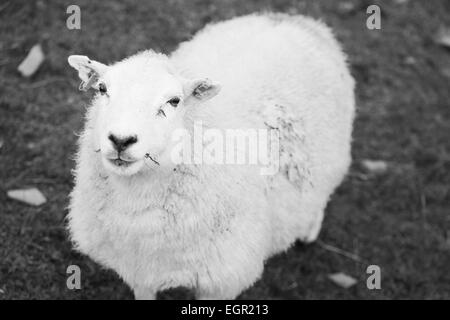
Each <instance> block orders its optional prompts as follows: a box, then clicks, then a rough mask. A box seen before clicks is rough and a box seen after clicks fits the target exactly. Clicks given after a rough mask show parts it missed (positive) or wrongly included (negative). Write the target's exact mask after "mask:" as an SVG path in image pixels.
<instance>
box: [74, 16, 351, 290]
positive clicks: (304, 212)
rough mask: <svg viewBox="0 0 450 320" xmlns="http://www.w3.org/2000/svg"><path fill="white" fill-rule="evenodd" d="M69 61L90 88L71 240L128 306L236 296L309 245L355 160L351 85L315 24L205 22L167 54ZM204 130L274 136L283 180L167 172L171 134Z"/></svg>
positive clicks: (298, 20) (212, 170)
mask: <svg viewBox="0 0 450 320" xmlns="http://www.w3.org/2000/svg"><path fill="white" fill-rule="evenodd" d="M69 64H70V65H71V66H72V67H74V68H75V69H77V70H78V72H79V76H80V78H81V79H82V80H83V82H82V89H88V88H89V87H93V88H95V89H97V90H98V93H97V94H96V95H95V98H94V100H93V103H92V106H91V107H90V108H89V109H88V112H87V118H86V125H85V128H84V131H83V133H82V135H81V137H80V146H79V153H78V157H77V166H76V170H75V182H76V183H75V187H74V190H73V192H72V194H71V204H70V212H69V215H68V218H69V219H68V221H69V223H68V227H69V230H70V233H71V238H72V240H73V242H74V244H75V246H76V248H77V249H78V250H79V251H81V252H82V253H85V254H87V255H88V256H90V257H91V258H92V259H94V260H95V261H97V262H98V263H100V264H101V265H103V266H106V267H108V268H112V269H114V270H115V271H116V272H117V273H118V274H119V275H120V276H121V277H122V278H123V279H124V281H125V282H126V283H127V284H128V285H130V286H131V288H133V290H134V293H135V296H136V298H144V299H153V298H155V294H156V293H157V292H158V291H160V290H165V289H168V288H173V287H179V286H183V287H188V288H192V289H193V290H195V294H196V298H198V299H230V298H235V297H236V296H237V295H238V294H239V293H241V292H242V291H243V290H244V289H246V288H248V287H249V286H251V285H252V284H253V283H254V282H255V281H256V280H257V279H258V278H259V277H260V276H261V273H262V271H263V265H264V262H265V260H266V259H268V258H269V257H270V256H272V255H273V254H275V253H277V252H280V251H283V250H286V249H287V248H289V246H291V245H292V244H293V243H294V242H295V241H296V240H297V239H299V240H301V241H305V242H311V241H314V240H315V239H316V238H317V236H318V233H319V230H320V228H321V224H322V219H323V216H324V210H325V207H326V205H327V201H328V199H329V198H330V195H331V194H332V193H333V191H334V189H335V188H336V187H337V186H338V185H339V184H340V183H341V181H342V180H343V178H344V176H345V174H346V172H347V170H348V167H349V164H350V162H351V156H350V149H351V131H352V123H353V118H354V92H353V91H354V81H353V79H352V77H351V75H350V73H349V70H348V67H347V65H346V57H345V55H344V54H343V52H342V50H341V48H340V46H339V44H338V43H337V41H336V40H335V39H334V37H333V35H332V33H331V31H330V30H329V29H328V28H327V27H326V26H325V25H324V24H322V23H320V22H317V21H315V20H313V19H310V18H307V17H304V16H288V15H273V14H267V15H250V16H245V17H239V18H235V19H232V20H229V21H225V22H221V23H217V24H212V25H209V26H207V27H206V28H205V29H204V30H202V31H200V32H199V33H198V34H197V35H196V36H195V37H194V38H193V39H192V40H190V41H188V42H185V43H182V44H181V45H180V47H179V48H178V49H177V50H176V51H175V52H173V53H172V54H171V55H170V56H166V55H163V54H156V53H154V52H152V51H145V52H141V53H139V54H136V55H134V56H132V57H130V58H127V59H125V60H123V61H120V62H117V63H115V64H113V65H110V66H107V65H104V64H102V63H99V62H96V61H94V60H90V59H89V58H88V57H85V56H70V57H69ZM209 79H211V80H209ZM200 120H201V121H202V123H203V125H204V126H205V127H208V128H218V129H220V130H224V129H227V128H257V129H273V130H276V131H277V132H279V146H280V149H279V171H278V172H277V173H276V174H275V175H262V174H261V172H260V170H258V168H259V167H258V166H255V165H250V164H247V165H230V164H202V165H199V164H197V163H193V164H186V163H174V161H173V153H171V150H172V149H173V148H174V146H175V142H174V141H175V140H174V139H173V137H172V136H173V133H174V132H175V131H176V130H177V129H179V128H184V129H185V130H187V132H192V130H193V126H194V123H195V122H196V121H200Z"/></svg>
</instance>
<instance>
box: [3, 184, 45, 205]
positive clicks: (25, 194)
mask: <svg viewBox="0 0 450 320" xmlns="http://www.w3.org/2000/svg"><path fill="white" fill-rule="evenodd" d="M7 194H8V197H10V198H11V199H14V200H17V201H21V202H24V203H26V204H29V205H32V206H40V205H41V204H44V203H45V202H47V199H45V197H44V195H43V194H42V193H41V192H40V191H39V190H38V189H36V188H29V189H17V190H10V191H8V193H7Z"/></svg>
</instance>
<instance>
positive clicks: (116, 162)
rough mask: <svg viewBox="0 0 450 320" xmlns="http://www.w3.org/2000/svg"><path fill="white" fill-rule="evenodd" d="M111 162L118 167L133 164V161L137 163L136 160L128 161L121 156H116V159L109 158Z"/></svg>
mask: <svg viewBox="0 0 450 320" xmlns="http://www.w3.org/2000/svg"><path fill="white" fill-rule="evenodd" d="M108 160H109V162H110V163H111V164H113V165H115V166H116V167H122V168H126V167H129V166H131V165H132V164H133V163H135V162H136V161H127V160H123V159H121V158H116V159H108Z"/></svg>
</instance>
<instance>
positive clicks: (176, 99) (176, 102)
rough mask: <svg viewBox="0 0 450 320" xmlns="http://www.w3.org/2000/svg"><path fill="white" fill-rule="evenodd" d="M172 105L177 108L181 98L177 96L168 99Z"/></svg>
mask: <svg viewBox="0 0 450 320" xmlns="http://www.w3.org/2000/svg"><path fill="white" fill-rule="evenodd" d="M167 102H168V103H169V104H170V105H171V106H172V107H174V108H176V107H177V106H178V104H179V103H180V98H178V97H175V98H172V99H170V100H169V101H167Z"/></svg>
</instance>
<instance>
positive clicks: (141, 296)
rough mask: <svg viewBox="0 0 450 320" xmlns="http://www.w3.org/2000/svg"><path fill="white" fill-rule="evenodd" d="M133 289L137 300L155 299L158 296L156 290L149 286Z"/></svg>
mask: <svg viewBox="0 0 450 320" xmlns="http://www.w3.org/2000/svg"><path fill="white" fill-rule="evenodd" d="M133 291H134V298H135V299H136V300H155V298H156V291H155V290H152V289H149V288H145V287H136V288H134V289H133Z"/></svg>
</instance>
